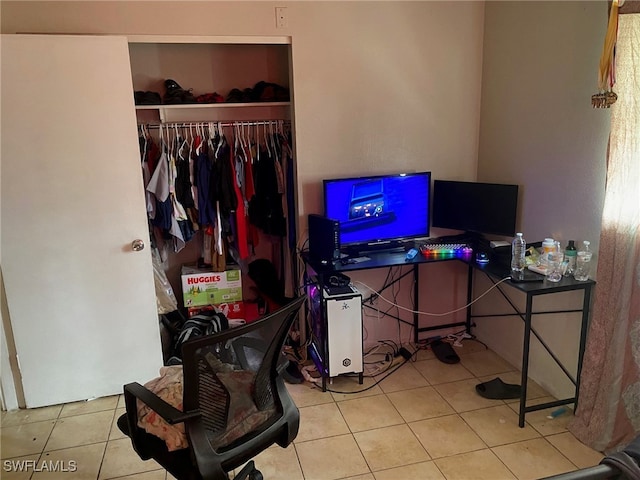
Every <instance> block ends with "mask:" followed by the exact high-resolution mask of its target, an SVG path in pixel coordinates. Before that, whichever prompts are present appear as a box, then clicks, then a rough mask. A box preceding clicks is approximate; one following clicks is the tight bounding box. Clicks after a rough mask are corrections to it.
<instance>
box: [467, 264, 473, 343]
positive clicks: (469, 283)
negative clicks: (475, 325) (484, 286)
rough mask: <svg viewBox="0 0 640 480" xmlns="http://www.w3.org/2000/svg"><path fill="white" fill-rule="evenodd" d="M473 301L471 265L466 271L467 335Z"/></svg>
mask: <svg viewBox="0 0 640 480" xmlns="http://www.w3.org/2000/svg"><path fill="white" fill-rule="evenodd" d="M472 301H473V265H471V264H469V269H468V271H467V319H466V325H465V327H466V330H467V333H468V334H469V335H470V334H471V308H472V303H471V302H472Z"/></svg>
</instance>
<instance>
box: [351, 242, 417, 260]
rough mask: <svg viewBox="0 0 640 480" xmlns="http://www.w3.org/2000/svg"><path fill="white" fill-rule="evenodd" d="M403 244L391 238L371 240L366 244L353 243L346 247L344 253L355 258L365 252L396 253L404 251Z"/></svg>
mask: <svg viewBox="0 0 640 480" xmlns="http://www.w3.org/2000/svg"><path fill="white" fill-rule="evenodd" d="M404 251H405V244H404V242H402V241H400V240H391V241H388V242H372V243H367V244H366V245H354V246H352V247H347V248H346V249H345V253H346V254H347V255H348V257H349V258H355V257H359V256H362V255H366V254H367V253H396V252H404Z"/></svg>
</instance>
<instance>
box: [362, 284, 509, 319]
mask: <svg viewBox="0 0 640 480" xmlns="http://www.w3.org/2000/svg"><path fill="white" fill-rule="evenodd" d="M507 280H511V277H505V278H503V279H502V280H500V281H499V282H496V283H495V284H493V286H491V287H490V288H489V289H488V290H486V291H485V292H484V293H482V295H480V296H479V297H478V298H476V299H475V300H472V301H471V302H469V303H467V304H466V305H464V306H463V307H460V308H456V309H455V310H451V311H449V312H444V313H430V312H421V311H420V310H413V309H411V308H407V307H403V306H402V305H398V304H396V303H393V302H392V301H391V300H388V299H386V298H385V297H384V296H383V295H382V294H381V293H378V291H377V290H375V289H373V288H371V287H370V286H369V285H367V284H366V283H364V282H360V281H358V280H356V281H355V282H353V283H354V284H356V285H362V286H363V287H365V288H367V289H368V290H369V291H370V292H372V294H371V296H374V295H375V296H376V297H378V298H381V299H382V300H384V301H385V302H387V303H388V304H390V305H393V306H395V307H397V308H399V309H401V310H404V311H406V312H409V313H417V314H419V315H428V316H431V317H443V316H445V315H451V314H452V313H456V312H459V311H460V310H464V309H465V308H467V307H470V306H471V305H473V304H474V303H476V302H477V301H478V300H480V299H481V298H482V297H484V296H485V295H487V294H488V293H489V292H490V291H491V290H493V289H494V288H496V287H497V286H498V285H500V284H501V283H504V282H506V281H507Z"/></svg>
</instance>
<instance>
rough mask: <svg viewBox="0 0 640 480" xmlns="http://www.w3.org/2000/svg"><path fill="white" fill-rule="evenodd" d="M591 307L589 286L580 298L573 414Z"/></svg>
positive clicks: (576, 406) (578, 388)
mask: <svg viewBox="0 0 640 480" xmlns="http://www.w3.org/2000/svg"><path fill="white" fill-rule="evenodd" d="M590 307H591V285H587V286H586V287H585V289H584V290H583V298H582V323H581V325H580V347H579V349H578V370H577V372H576V395H575V397H576V401H575V403H574V404H573V412H574V413H575V411H576V409H577V408H578V396H579V395H580V375H581V373H582V357H583V356H584V347H585V345H586V343H587V330H588V327H589V310H590Z"/></svg>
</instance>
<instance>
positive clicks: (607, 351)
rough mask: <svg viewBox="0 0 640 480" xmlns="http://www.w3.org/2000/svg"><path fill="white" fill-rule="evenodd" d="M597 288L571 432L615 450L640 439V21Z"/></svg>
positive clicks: (627, 39) (616, 142)
mask: <svg viewBox="0 0 640 480" xmlns="http://www.w3.org/2000/svg"><path fill="white" fill-rule="evenodd" d="M616 76H617V79H616V90H617V94H618V101H617V102H616V103H615V104H614V105H613V106H612V107H611V133H610V137H609V153H608V159H607V183H606V188H605V206H604V210H603V216H602V230H601V235H600V251H599V254H598V255H599V260H598V278H597V280H598V284H597V286H596V293H595V298H594V305H593V311H592V315H591V324H590V327H589V334H588V338H587V346H586V349H585V355H584V363H583V369H582V375H581V378H580V381H581V384H580V399H579V403H578V409H577V411H576V416H575V418H574V420H573V421H572V422H571V424H570V425H569V430H570V431H571V432H572V433H573V434H574V435H575V436H576V437H577V438H578V439H579V440H580V441H582V442H583V443H585V444H587V445H589V446H591V447H592V448H594V449H596V450H599V451H602V452H607V453H610V452H613V451H616V450H620V449H621V448H623V447H624V446H626V445H627V444H628V443H629V442H630V441H631V440H633V439H634V438H635V437H636V436H638V435H640V229H639V225H640V15H639V14H631V15H621V16H620V17H619V23H618V40H617V47H616Z"/></svg>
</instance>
